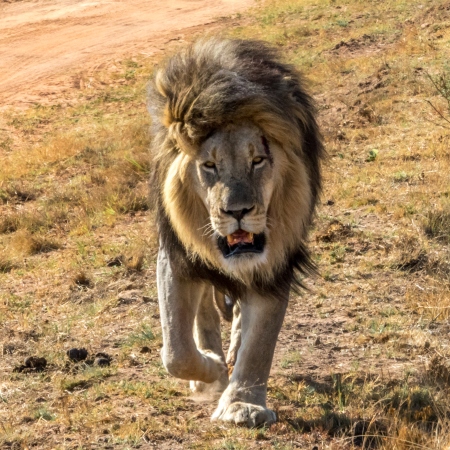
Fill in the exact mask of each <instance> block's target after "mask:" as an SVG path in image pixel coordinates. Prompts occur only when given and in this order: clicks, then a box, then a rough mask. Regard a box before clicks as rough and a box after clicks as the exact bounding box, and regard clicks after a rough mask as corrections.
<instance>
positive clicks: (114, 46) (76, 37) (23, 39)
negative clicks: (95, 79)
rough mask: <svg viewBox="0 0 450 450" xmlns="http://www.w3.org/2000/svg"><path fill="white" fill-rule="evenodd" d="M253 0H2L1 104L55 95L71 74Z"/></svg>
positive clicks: (151, 47)
mask: <svg viewBox="0 0 450 450" xmlns="http://www.w3.org/2000/svg"><path fill="white" fill-rule="evenodd" d="M253 3H254V0H163V1H157V0H146V1H145V0H126V1H125V0H113V1H107V0H99V1H82V0H81V1H80V0H49V1H42V0H38V1H20V2H17V1H14V0H10V2H5V0H0V107H3V108H4V107H5V106H6V107H8V106H19V107H26V106H28V105H30V104H32V103H33V102H36V101H39V102H42V101H45V100H46V99H47V100H50V101H52V100H55V99H57V98H58V95H60V94H61V92H62V91H65V90H67V89H71V88H73V81H71V77H70V74H73V73H74V72H78V73H79V72H82V71H93V70H96V69H99V68H101V67H104V66H105V65H106V64H108V62H109V61H111V60H112V59H114V58H120V57H121V56H124V55H126V54H128V55H130V54H137V53H144V54H148V55H152V54H155V53H157V52H159V51H161V48H162V46H163V45H164V43H165V42H167V41H168V40H170V39H171V38H173V37H174V36H177V35H179V34H180V33H183V31H185V30H189V28H192V27H198V26H202V25H206V24H208V23H211V22H213V21H215V20H217V19H218V18H219V17H220V16H225V15H230V14H232V13H235V12H238V11H242V10H244V9H245V8H248V7H249V6H251V5H252V4H253Z"/></svg>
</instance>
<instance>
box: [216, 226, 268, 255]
mask: <svg viewBox="0 0 450 450" xmlns="http://www.w3.org/2000/svg"><path fill="white" fill-rule="evenodd" d="M265 243H266V238H265V236H264V233H260V234H254V233H250V232H248V231H245V230H241V229H239V230H237V231H235V232H234V233H232V234H229V235H228V236H226V237H223V236H220V237H219V238H218V244H219V248H220V250H221V251H222V254H223V256H224V257H225V258H229V257H230V256H236V255H241V254H242V253H262V252H263V251H264V244H265Z"/></svg>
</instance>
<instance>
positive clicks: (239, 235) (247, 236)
mask: <svg viewBox="0 0 450 450" xmlns="http://www.w3.org/2000/svg"><path fill="white" fill-rule="evenodd" d="M227 242H228V245H230V246H232V245H236V244H241V243H242V244H253V233H249V232H248V231H245V230H237V231H235V232H234V233H233V234H229V235H228V236H227Z"/></svg>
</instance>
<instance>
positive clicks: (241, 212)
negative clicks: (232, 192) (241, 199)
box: [222, 206, 255, 222]
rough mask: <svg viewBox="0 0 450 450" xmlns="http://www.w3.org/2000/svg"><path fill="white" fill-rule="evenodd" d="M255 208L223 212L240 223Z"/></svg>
mask: <svg viewBox="0 0 450 450" xmlns="http://www.w3.org/2000/svg"><path fill="white" fill-rule="evenodd" d="M254 208H255V207H254V206H252V207H251V208H243V209H229V210H227V211H225V210H222V212H224V213H225V214H227V215H229V216H232V217H234V218H235V219H236V220H237V221H238V222H240V221H241V220H242V219H243V218H244V216H245V215H246V214H248V213H249V212H250V211H252V210H253V209H254Z"/></svg>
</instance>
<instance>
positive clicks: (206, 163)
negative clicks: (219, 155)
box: [203, 161, 216, 169]
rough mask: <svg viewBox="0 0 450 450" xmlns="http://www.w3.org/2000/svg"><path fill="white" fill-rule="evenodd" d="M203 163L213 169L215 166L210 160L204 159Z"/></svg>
mask: <svg viewBox="0 0 450 450" xmlns="http://www.w3.org/2000/svg"><path fill="white" fill-rule="evenodd" d="M203 165H204V166H205V167H207V168H208V169H214V168H215V167H216V165H215V163H213V162H212V161H206V162H205V163H204V164H203Z"/></svg>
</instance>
